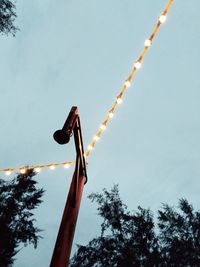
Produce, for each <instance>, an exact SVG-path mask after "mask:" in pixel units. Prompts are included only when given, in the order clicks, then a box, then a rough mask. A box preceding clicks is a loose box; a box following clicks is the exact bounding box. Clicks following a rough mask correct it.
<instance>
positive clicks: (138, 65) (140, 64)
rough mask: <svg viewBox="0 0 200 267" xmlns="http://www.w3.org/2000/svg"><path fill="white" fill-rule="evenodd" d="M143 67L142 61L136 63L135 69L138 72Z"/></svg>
mask: <svg viewBox="0 0 200 267" xmlns="http://www.w3.org/2000/svg"><path fill="white" fill-rule="evenodd" d="M141 66H142V63H141V62H140V61H137V62H135V64H134V67H135V68H136V69H137V70H138V69H140V68H141Z"/></svg>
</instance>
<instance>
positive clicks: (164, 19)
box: [159, 14, 167, 23]
mask: <svg viewBox="0 0 200 267" xmlns="http://www.w3.org/2000/svg"><path fill="white" fill-rule="evenodd" d="M166 20H167V16H166V15H164V14H162V15H161V16H160V18H159V21H160V23H164V22H165V21H166Z"/></svg>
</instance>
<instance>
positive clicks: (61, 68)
mask: <svg viewBox="0 0 200 267" xmlns="http://www.w3.org/2000/svg"><path fill="white" fill-rule="evenodd" d="M166 3H167V0H162V1H161V0H153V1H148V0H123V1H122V0H115V1H108V0H101V1H100V0H87V1H83V0H77V1H72V0H60V1H52V0H48V1H47V0H43V1H41V0H34V1H33V0H32V1H31V0H27V1H22V0H18V1H17V14H18V19H17V21H16V24H17V25H18V26H19V28H20V31H19V32H17V35H16V37H15V38H12V37H11V36H9V37H6V36H1V41H0V58H1V64H0V81H1V105H0V122H1V140H0V147H1V160H0V167H1V168H5V167H17V166H24V165H28V164H29V165H34V164H46V163H51V162H62V161H66V160H73V159H74V157H75V153H74V144H73V142H71V143H70V144H69V145H68V146H59V145H58V144H56V143H55V142H54V140H53V138H52V134H53V132H54V131H55V130H57V129H58V128H61V126H62V125H63V123H64V120H65V119H66V116H67V115H68V112H69V110H70V108H71V106H73V105H77V106H78V108H79V111H80V116H81V123H82V130H83V136H84V143H85V146H87V144H88V143H89V142H90V140H91V138H92V137H93V135H94V134H95V132H96V130H97V128H98V127H99V125H100V123H101V122H102V120H103V119H104V117H105V115H106V114H107V111H108V109H109V108H110V107H111V104H112V103H113V101H114V99H115V97H116V95H117V93H118V92H119V89H120V87H121V85H122V84H123V82H124V80H125V79H126V78H127V75H128V74H129V72H130V70H131V68H132V64H133V63H134V61H135V60H136V59H137V57H138V55H139V53H140V51H141V49H142V47H143V43H144V40H145V39H146V38H147V37H148V36H149V34H150V33H151V32H152V29H153V27H154V26H155V23H156V22H157V19H158V17H159V15H160V13H161V12H162V10H163V9H164V7H165V5H166ZM199 10H200V1H199V0H192V1H186V0H182V1H181V0H175V1H174V4H173V5H172V7H171V9H170V11H169V15H168V18H167V21H166V23H165V24H163V25H162V26H161V28H160V30H159V33H158V35H157V36H156V38H155V39H154V43H153V45H152V47H150V49H149V52H148V54H147V55H146V57H145V59H144V61H143V65H142V68H141V69H140V70H139V71H138V72H137V73H136V75H135V77H134V82H133V86H132V87H131V88H129V89H128V91H127V93H126V95H125V97H124V102H123V104H122V105H121V106H119V108H118V109H117V111H116V114H115V116H114V118H113V119H112V121H111V123H109V125H108V127H107V129H106V131H105V133H104V134H103V136H102V138H101V139H100V140H99V142H98V144H97V146H96V148H95V149H94V151H92V153H91V156H90V157H89V158H88V163H89V166H88V178H89V179H88V183H87V184H86V186H85V189H84V194H83V198H82V203H81V209H80V214H79V219H78V223H77V230H76V235H75V240H74V244H76V243H79V244H87V242H88V241H89V240H90V239H92V238H93V237H94V236H96V235H98V234H99V232H100V223H101V220H100V219H99V218H98V217H97V211H96V206H95V204H91V203H90V201H89V200H88V199H87V195H88V194H89V193H91V192H94V191H95V192H101V190H102V188H103V187H106V188H107V189H109V188H111V187H112V186H113V185H114V184H119V189H120V194H121V197H122V199H123V200H124V202H125V203H126V204H127V205H128V207H129V209H130V210H136V208H137V206H138V205H141V206H142V207H144V208H148V207H149V208H151V209H152V210H153V211H155V210H157V209H158V208H160V207H161V203H162V202H167V203H170V204H172V205H177V202H178V199H179V198H181V197H186V198H187V199H188V200H189V201H190V202H192V203H193V204H194V206H195V208H199V188H200V153H199V150H200V142H199V136H200V118H199V113H200V105H199V102H200V101H199V100H200V90H199V88H200V82H199V61H200V60H199V59H200V56H199V43H200V31H199V27H200V20H199ZM72 173H73V168H72V167H71V169H70V170H64V169H63V168H62V167H60V168H58V169H57V170H55V171H54V172H52V171H50V170H43V171H42V172H41V173H40V174H38V175H37V177H36V179H37V180H38V182H39V186H42V187H44V189H45V190H46V193H45V196H44V198H43V199H44V202H43V203H42V205H41V206H40V207H39V208H38V209H37V210H36V212H35V214H36V218H37V225H38V227H40V228H42V229H43V230H44V231H43V232H42V235H43V239H42V240H41V241H40V243H39V246H38V248H37V250H34V249H33V247H32V246H28V247H26V248H24V249H22V250H21V251H20V253H19V254H18V255H17V260H16V262H15V266H16V267H35V266H41V267H43V266H44V267H46V266H49V262H50V259H51V255H52V251H53V247H54V243H55V238H56V235H57V231H58V227H59V222H60V218H61V214H62V211H63V207H64V203H65V199H66V195H67V190H68V187H69V183H70V180H71V176H72ZM2 176H3V175H2ZM3 177H4V176H3ZM6 179H9V178H6ZM74 248H75V246H74V247H73V251H74Z"/></svg>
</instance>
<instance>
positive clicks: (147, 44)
mask: <svg viewBox="0 0 200 267" xmlns="http://www.w3.org/2000/svg"><path fill="white" fill-rule="evenodd" d="M172 2H173V0H169V1H168V3H167V5H166V7H165V9H164V11H163V13H162V15H161V16H160V17H159V19H158V22H157V24H156V26H155V28H154V29H153V32H152V33H151V35H150V37H149V38H148V39H146V40H145V42H144V48H143V50H142V52H141V54H140V56H139V58H138V60H137V61H136V62H135V64H134V66H133V68H132V70H131V72H130V74H129V76H128V78H127V79H126V81H125V82H124V84H123V86H122V89H121V91H120V94H119V95H120V99H122V96H123V94H124V93H125V91H126V89H127V88H129V87H130V86H131V80H132V78H133V76H134V74H135V71H136V70H137V69H139V68H141V65H142V60H143V58H144V56H145V54H146V52H147V51H148V49H149V47H150V46H151V45H152V41H153V39H154V37H155V36H156V34H157V32H158V29H159V27H160V25H161V24H162V23H164V22H165V21H166V18H167V17H166V15H167V13H168V11H169V8H170V6H171V4H172ZM119 95H118V96H119ZM119 102H121V100H119V98H118V97H117V99H116V100H115V102H114V103H113V105H112V107H111V109H110V111H109V112H108V115H107V116H106V119H105V120H104V121H103V123H102V124H101V126H100V129H99V130H98V131H97V133H98V134H99V137H101V135H102V132H103V131H104V130H105V129H106V125H107V123H108V122H109V120H110V119H111V118H112V117H113V115H114V111H115V109H116V107H117V104H119ZM111 111H112V112H111ZM91 144H93V141H92V142H91V143H90V145H91ZM95 145H96V143H94V144H93V148H94V146H95ZM90 151H91V149H88V150H87V151H86V152H85V155H86V156H87V157H88V156H89V154H90Z"/></svg>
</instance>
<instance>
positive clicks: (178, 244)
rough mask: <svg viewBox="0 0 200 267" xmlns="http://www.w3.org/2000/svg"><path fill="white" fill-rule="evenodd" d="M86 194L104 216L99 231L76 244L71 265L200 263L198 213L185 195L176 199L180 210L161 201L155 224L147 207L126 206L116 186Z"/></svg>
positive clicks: (150, 266)
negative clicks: (86, 240)
mask: <svg viewBox="0 0 200 267" xmlns="http://www.w3.org/2000/svg"><path fill="white" fill-rule="evenodd" d="M89 198H90V199H91V200H92V202H94V201H95V202H96V203H97V204H98V209H97V210H98V215H100V216H101V217H102V218H103V222H102V224H101V234H100V236H99V237H96V238H94V239H92V240H91V241H90V242H89V243H88V245H86V246H82V245H78V250H77V252H76V253H75V254H74V256H73V258H72V259H71V262H70V266H71V267H80V266H81V267H97V266H98V267H104V266H105V267H109V266H112V267H115V266H116V267H133V266H134V267H164V266H167V267H168V266H174V267H175V266H176V267H178V266H182V267H183V266H184V267H186V266H187V267H190V266H191V267H197V266H200V244H199V242H200V213H199V212H194V211H193V208H192V206H191V205H190V204H189V203H188V202H187V201H186V200H185V199H181V200H180V201H179V208H180V213H178V212H176V211H175V209H174V208H172V207H170V206H168V205H166V204H164V205H163V207H162V210H159V211H158V214H159V216H158V223H157V224H156V225H155V223H154V220H153V215H152V212H151V211H150V210H149V209H143V208H141V207H138V211H136V212H132V213H131V212H129V211H128V210H127V206H126V205H125V204H123V203H122V201H121V199H120V197H119V191H118V186H114V187H113V188H112V189H111V190H110V191H108V190H106V189H104V190H103V193H102V194H98V193H93V194H91V195H90V196H89Z"/></svg>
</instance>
